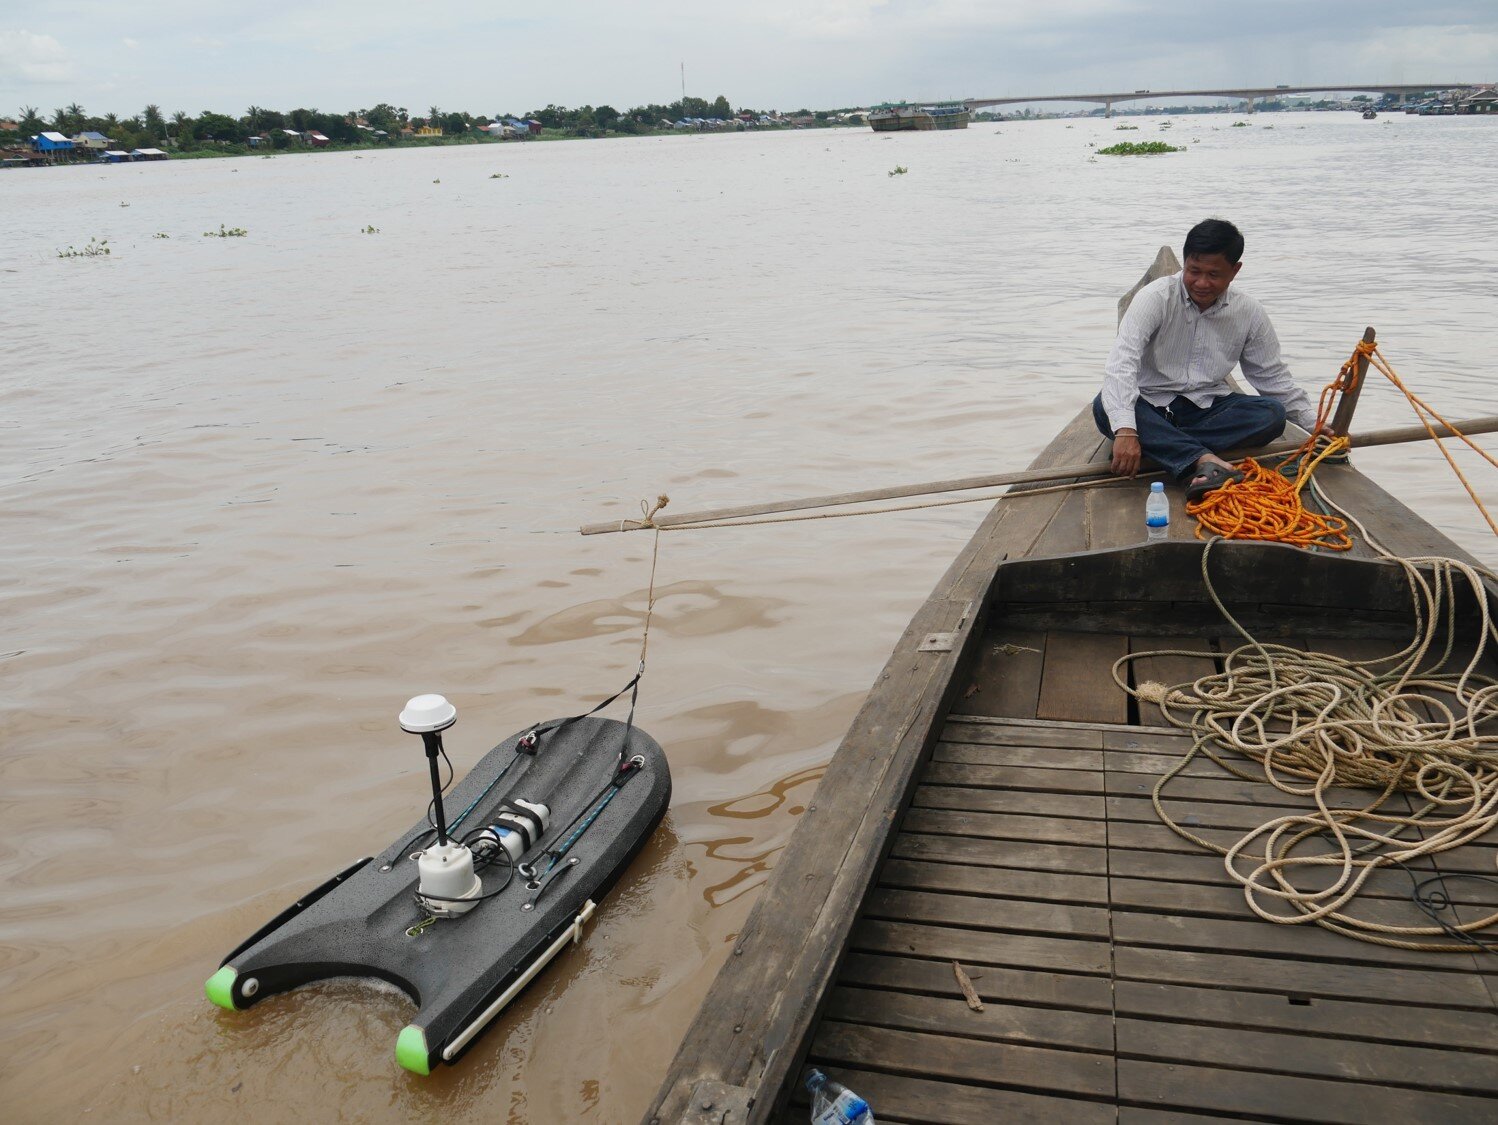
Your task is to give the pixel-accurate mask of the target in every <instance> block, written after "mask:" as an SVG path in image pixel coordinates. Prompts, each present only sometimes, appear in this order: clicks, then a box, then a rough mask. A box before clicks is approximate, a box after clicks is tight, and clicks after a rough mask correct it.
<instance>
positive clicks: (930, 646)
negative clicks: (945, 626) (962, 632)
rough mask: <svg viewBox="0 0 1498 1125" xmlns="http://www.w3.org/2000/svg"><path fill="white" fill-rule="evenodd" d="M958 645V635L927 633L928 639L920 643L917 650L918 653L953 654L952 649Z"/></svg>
mask: <svg viewBox="0 0 1498 1125" xmlns="http://www.w3.org/2000/svg"><path fill="white" fill-rule="evenodd" d="M956 643H957V634H956V633H927V634H926V639H925V640H923V641H922V642H921V643H920V645H919V646H918V647H917V648H916V651H917V652H951V651H952V649H953V648H954V647H955V646H956Z"/></svg>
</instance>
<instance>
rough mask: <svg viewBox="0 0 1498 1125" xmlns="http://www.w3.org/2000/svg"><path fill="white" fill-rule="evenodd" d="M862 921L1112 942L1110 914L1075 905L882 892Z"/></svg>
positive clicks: (886, 889)
mask: <svg viewBox="0 0 1498 1125" xmlns="http://www.w3.org/2000/svg"><path fill="white" fill-rule="evenodd" d="M864 917H865V918H873V919H884V920H887V921H891V922H916V923H919V924H920V925H923V926H961V927H962V928H964V929H967V930H973V931H979V930H993V931H996V932H1002V933H1015V934H1018V933H1028V934H1039V935H1042V936H1049V937H1078V938H1090V939H1092V940H1094V941H1107V940H1108V910H1107V908H1106V907H1098V906H1080V905H1076V904H1073V903H1057V902H1034V901H1030V900H1025V899H1012V898H983V897H978V896H975V895H962V894H949V893H937V892H932V891H917V890H909V889H901V888H897V887H879V888H876V889H875V890H874V891H873V893H872V894H870V895H869V901H868V905H867V906H866V908H865V910H864Z"/></svg>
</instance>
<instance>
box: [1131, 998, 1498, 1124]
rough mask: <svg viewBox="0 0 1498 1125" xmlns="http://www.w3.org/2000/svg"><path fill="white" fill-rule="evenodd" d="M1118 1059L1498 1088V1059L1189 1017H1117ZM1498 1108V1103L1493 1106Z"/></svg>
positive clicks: (1429, 1086) (1396, 1083)
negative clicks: (1209, 1024) (1208, 1022)
mask: <svg viewBox="0 0 1498 1125" xmlns="http://www.w3.org/2000/svg"><path fill="white" fill-rule="evenodd" d="M1118 1054H1119V1058H1121V1059H1122V1058H1137V1059H1152V1060H1155V1061H1158V1062H1180V1063H1187V1064H1194V1065H1197V1066H1221V1065H1223V1064H1224V1063H1229V1062H1230V1063H1231V1064H1232V1066H1233V1067H1235V1068H1242V1069H1244V1070H1260V1071H1264V1072H1266V1073H1270V1074H1298V1075H1303V1076H1305V1077H1308V1078H1337V1079H1342V1080H1343V1081H1348V1082H1361V1083H1373V1084H1375V1085H1379V1086H1389V1087H1396V1088H1397V1087H1405V1088H1410V1087H1413V1088H1419V1089H1426V1090H1456V1091H1461V1092H1463V1093H1469V1094H1479V1095H1492V1094H1495V1093H1498V1058H1494V1057H1493V1056H1492V1055H1483V1054H1475V1053H1471V1052H1465V1051H1442V1050H1435V1049H1432V1048H1430V1047H1397V1046H1392V1045H1390V1044H1387V1043H1358V1044H1357V1045H1356V1046H1353V1045H1352V1044H1349V1043H1347V1042H1345V1041H1343V1040H1341V1039H1337V1038H1319V1037H1316V1036H1308V1035H1291V1034H1286V1033H1284V1032H1275V1031H1250V1030H1246V1029H1243V1028H1227V1027H1205V1026H1202V1025H1200V1024H1197V1023H1191V1022H1165V1021H1160V1020H1137V1019H1120V1020H1119V1021H1118ZM1494 1109H1495V1111H1498V1106H1495V1107H1494Z"/></svg>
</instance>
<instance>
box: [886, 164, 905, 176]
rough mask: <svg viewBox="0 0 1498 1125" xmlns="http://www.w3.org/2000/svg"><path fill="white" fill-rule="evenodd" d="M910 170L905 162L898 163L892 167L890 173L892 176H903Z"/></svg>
mask: <svg viewBox="0 0 1498 1125" xmlns="http://www.w3.org/2000/svg"><path fill="white" fill-rule="evenodd" d="M909 171H910V169H909V168H907V167H905V166H904V165H903V164H896V165H895V166H894V167H893V168H892V169H890V173H889V174H890V175H891V176H903V175H905V173H906V172H909Z"/></svg>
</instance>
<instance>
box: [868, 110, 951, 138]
mask: <svg viewBox="0 0 1498 1125" xmlns="http://www.w3.org/2000/svg"><path fill="white" fill-rule="evenodd" d="M970 117H971V115H970V114H969V113H968V108H967V106H965V105H961V104H956V105H890V106H880V107H879V108H878V109H875V110H873V111H871V112H870V113H869V126H870V128H872V129H873V130H874V132H876V133H897V132H905V131H907V130H920V131H924V130H928V129H966V128H967V125H968V120H969V118H970Z"/></svg>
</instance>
